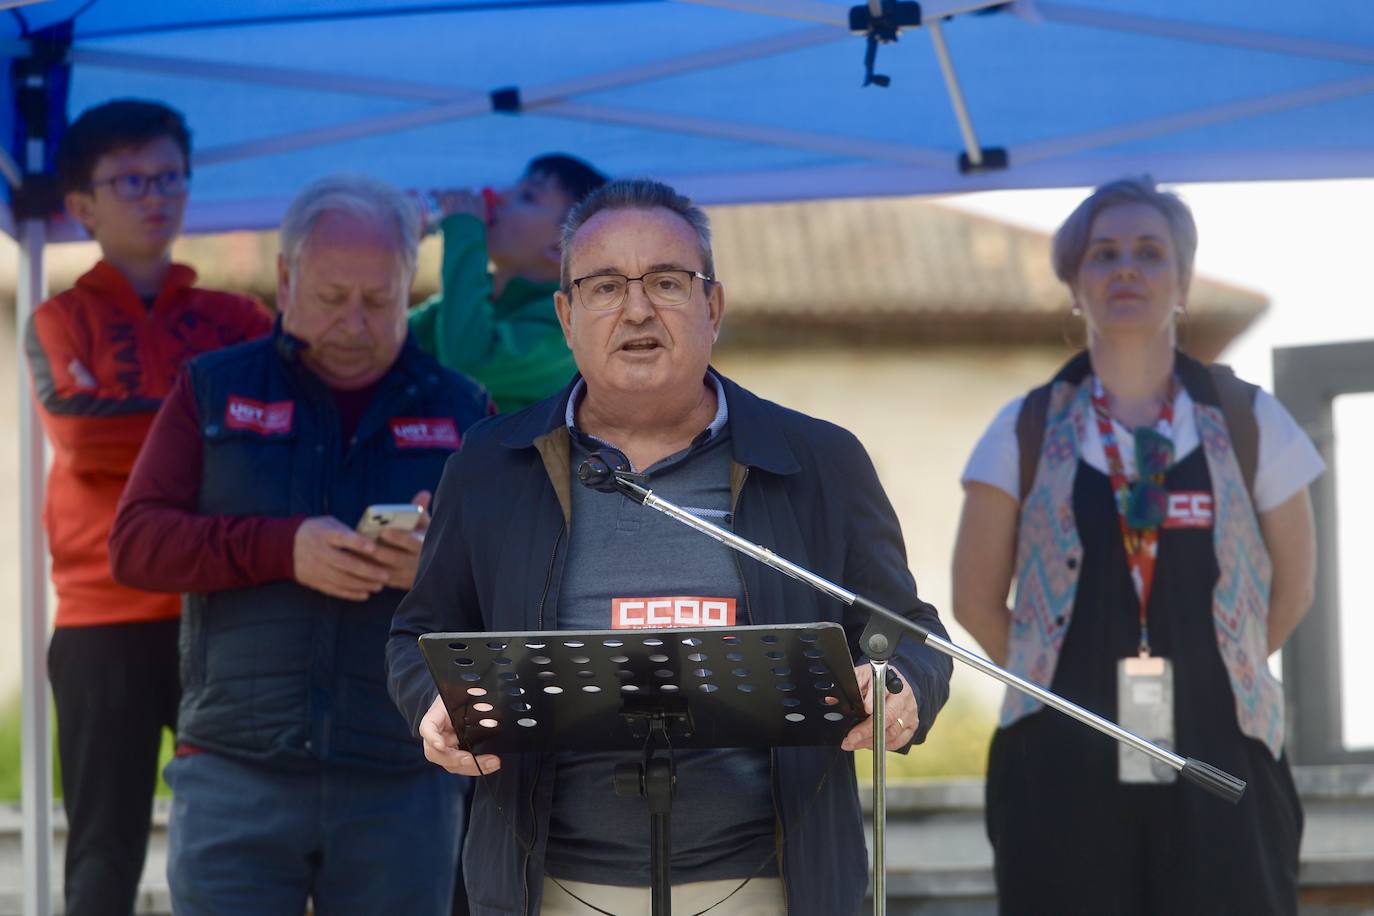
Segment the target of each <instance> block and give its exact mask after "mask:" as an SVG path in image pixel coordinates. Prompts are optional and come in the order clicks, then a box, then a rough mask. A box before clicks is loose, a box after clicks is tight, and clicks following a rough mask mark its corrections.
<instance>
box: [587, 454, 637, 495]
mask: <svg viewBox="0 0 1374 916" xmlns="http://www.w3.org/2000/svg"><path fill="white" fill-rule="evenodd" d="M629 473H630V459H629V458H626V457H625V453H624V452H622V451H620V450H619V449H615V448H611V447H609V446H607V447H606V448H602V449H597V450H596V451H594V452H592V453H591V454H590V455H588V456H587V458H586V460H584V461H583V462H582V463H581V464H579V465H578V466H577V479H578V480H580V481H582V483H583V485H584V486H588V487H591V488H592V489H593V490H596V491H598V492H601V493H619V492H620V488H619V487H617V486H616V485H615V479H616V474H629Z"/></svg>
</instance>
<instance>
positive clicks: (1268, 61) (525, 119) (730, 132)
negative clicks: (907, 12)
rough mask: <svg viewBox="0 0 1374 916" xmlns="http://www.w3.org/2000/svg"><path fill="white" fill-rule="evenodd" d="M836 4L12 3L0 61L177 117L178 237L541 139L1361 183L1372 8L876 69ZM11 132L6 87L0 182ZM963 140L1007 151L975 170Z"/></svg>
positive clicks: (17, 144) (692, 161) (878, 183)
mask: <svg viewBox="0 0 1374 916" xmlns="http://www.w3.org/2000/svg"><path fill="white" fill-rule="evenodd" d="M12 5H13V3H12V2H11V3H0V6H12ZM850 6H851V4H847V3H839V2H830V0H692V2H672V0H583V2H578V3H571V2H565V0H468V2H453V0H409V2H404V0H403V2H397V3H387V2H384V0H297V2H292V3H284V2H282V0H235V2H234V3H232V4H220V3H193V2H190V0H46V2H32V0H30V2H27V3H24V4H23V5H19V6H15V7H14V8H12V9H8V10H0V54H4V55H7V56H8V57H10V58H11V60H15V59H18V58H23V57H24V56H26V55H28V54H31V53H34V52H35V51H38V52H41V53H48V54H50V55H51V57H52V58H53V64H52V67H51V68H50V70H49V73H50V74H51V79H52V88H51V89H50V91H49V95H48V98H49V100H50V107H51V108H53V109H54V110H53V111H51V112H50V113H49V114H50V117H49V123H50V124H54V125H58V126H60V123H61V116H62V115H64V114H65V115H69V116H74V115H75V114H76V113H78V112H79V111H81V110H82V109H84V108H86V107H87V106H89V105H92V104H95V103H98V102H101V101H104V100H107V99H110V98H117V97H129V96H137V97H149V98H157V99H162V100H165V101H167V102H168V103H170V104H172V105H174V106H176V107H177V108H179V109H181V110H182V111H184V112H185V113H186V116H187V119H188V121H189V123H190V124H191V127H192V129H193V131H194V139H195V147H196V152H195V187H194V194H193V196H192V203H191V207H190V210H189V213H188V223H187V224H188V228H189V229H191V230H193V231H197V230H199V231H214V230H225V229H237V228H261V227H266V226H271V225H274V224H275V223H276V221H277V220H278V218H279V217H280V215H281V212H282V210H283V208H284V206H285V203H286V201H288V200H289V199H290V197H291V196H292V195H293V194H294V193H295V192H296V191H297V190H298V189H299V188H300V187H301V186H302V185H303V184H304V183H306V182H307V181H309V180H311V179H312V178H315V177H317V176H320V175H322V174H327V173H330V172H337V171H362V172H368V173H371V174H375V175H378V176H380V177H383V178H387V179H390V180H392V181H394V182H396V183H398V184H401V185H403V186H405V187H441V186H453V185H461V186H481V185H497V186H500V185H502V184H505V183H507V182H509V181H510V180H511V178H512V176H513V175H515V174H517V173H518V172H519V170H520V168H521V167H522V166H523V164H524V163H525V162H526V161H528V160H529V159H530V158H532V157H533V156H535V155H538V154H540V153H544V152H548V151H551V150H562V151H567V152H571V153H574V154H576V155H580V156H583V157H585V158H587V159H589V160H590V161H592V162H594V163H596V164H597V165H598V166H600V167H602V168H603V169H604V170H606V171H607V172H609V173H612V174H616V175H653V176H656V177H661V178H664V179H666V180H669V181H671V182H673V183H675V184H677V185H679V186H680V187H681V188H683V189H684V190H686V191H687V192H688V193H690V194H692V195H693V196H695V197H696V198H698V199H699V200H701V201H702V202H705V203H730V202H743V201H764V200H797V199H807V198H824V197H846V196H866V195H889V194H913V193H947V192H958V191H970V190H983V189H991V188H1007V187H1036V186H1056V185H1061V186H1062V185H1082V184H1091V183H1094V182H1098V181H1101V180H1106V179H1108V178H1112V177H1116V176H1119V175H1123V174H1130V173H1143V172H1149V173H1151V174H1153V175H1155V177H1157V178H1159V179H1161V180H1167V181H1172V182H1178V181H1202V180H1225V179H1281V178H1317V177H1351V176H1357V175H1368V174H1371V173H1374V4H1371V3H1370V2H1369V0H1322V2H1321V3H1320V4H1301V3H1293V2H1291V0H1286V2H1282V0H1208V2H1203V3H1199V2H1197V0H1073V2H1063V3H1061V2H1051V0H1037V2H1017V3H1010V4H994V3H992V2H990V0H930V2H927V3H924V4H921V14H922V16H923V19H924V22H925V23H926V24H927V26H929V24H930V23H935V22H940V20H939V17H940V16H942V15H945V14H954V15H952V18H948V19H944V20H943V21H942V23H940V24H938V25H937V26H936V27H935V28H930V27H924V28H911V29H906V30H904V31H902V32H901V33H900V40H899V41H897V42H896V43H893V44H883V45H880V46H879V48H878V54H877V66H876V70H877V72H878V73H880V74H886V75H887V76H889V77H890V78H891V85H890V86H888V87H886V88H882V87H879V86H868V87H864V86H863V85H862V83H863V78H864V67H863V55H864V50H865V40H864V36H862V35H856V34H854V33H851V31H850V30H849V12H850ZM941 51H945V52H946V54H947V59H948V62H949V68H948V71H946V70H944V69H942V66H941V53H940V52H941ZM5 69H6V70H7V71H9V70H10V68H5ZM0 79H3V80H4V82H5V85H4V86H2V87H0V91H3V95H2V96H0V98H6V99H10V100H13V99H14V97H15V90H16V88H17V87H18V86H19V84H20V83H21V82H22V78H21V77H19V76H17V75H16V73H15V72H13V71H10V72H7V73H5V74H4V75H3V76H0ZM63 108H65V111H62V110H60V109H63ZM498 108H499V109H502V110H496V109H498ZM960 114H964V115H966V117H965V118H964V120H963V122H962V123H961V119H960V117H959V115H960ZM58 126H55V127H54V130H57V129H59V127H58ZM23 127H24V125H23V119H22V118H21V117H20V116H19V115H18V114H17V112H16V109H15V107H14V105H13V103H12V102H11V104H9V105H4V104H0V137H4V138H9V140H8V142H7V143H6V146H8V147H9V149H8V153H9V155H8V157H7V158H8V160H9V161H8V162H0V167H3V171H4V172H5V173H6V176H7V177H9V178H10V179H11V181H12V182H13V180H14V179H15V178H16V177H17V174H18V171H19V168H20V164H22V163H23V162H24V146H23V144H24V139H25V137H26V134H25V132H24V129H23ZM970 148H972V150H974V151H978V150H981V149H982V148H1000V149H1002V150H1005V151H1006V154H1007V157H1008V165H1007V167H1006V168H1004V169H994V170H990V171H986V172H983V173H981V174H964V173H963V172H961V170H960V168H959V156H960V153H961V152H966V151H968V150H970Z"/></svg>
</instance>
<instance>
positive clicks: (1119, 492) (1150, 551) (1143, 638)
mask: <svg viewBox="0 0 1374 916" xmlns="http://www.w3.org/2000/svg"><path fill="white" fill-rule="evenodd" d="M1177 394H1178V378H1177V376H1170V378H1169V391H1168V394H1167V395H1166V396H1165V399H1164V405H1163V407H1161V408H1160V411H1159V419H1157V420H1156V421H1155V423H1154V430H1155V431H1156V432H1158V433H1159V434H1160V435H1161V436H1163V437H1164V438H1165V439H1167V440H1169V442H1170V443H1172V442H1173V438H1174V398H1175V397H1176V396H1177ZM1092 404H1093V413H1094V415H1095V416H1096V418H1097V431H1098V434H1099V435H1100V436H1101V439H1102V451H1103V452H1105V453H1106V456H1107V468H1108V471H1109V474H1110V477H1111V484H1112V495H1113V497H1114V500H1113V501H1114V502H1115V503H1116V514H1117V521H1118V523H1119V526H1120V528H1121V543H1122V546H1123V547H1124V548H1125V551H1126V563H1127V566H1128V568H1129V569H1130V573H1131V582H1132V584H1133V585H1134V586H1135V594H1136V598H1137V599H1138V603H1139V605H1140V645H1139V646H1138V648H1137V652H1138V653H1139V654H1140V656H1141V657H1145V656H1148V655H1149V654H1150V624H1149V618H1148V608H1149V604H1150V591H1151V588H1152V586H1153V584H1154V577H1155V563H1156V561H1157V560H1158V559H1159V525H1157V524H1155V525H1149V526H1147V527H1143V528H1133V527H1131V526H1130V525H1128V524H1127V515H1128V512H1129V506H1130V501H1131V489H1132V488H1131V483H1130V481H1128V480H1127V478H1126V465H1125V462H1124V461H1123V460H1122V458H1121V447H1120V446H1119V445H1118V444H1117V441H1116V431H1115V429H1114V427H1113V424H1112V417H1111V413H1110V412H1109V411H1108V409H1107V393H1106V391H1105V389H1103V387H1102V380H1101V379H1100V378H1098V377H1097V376H1096V375H1094V376H1093V393H1092ZM1143 457H1144V456H1142V455H1141V454H1139V453H1138V452H1137V454H1136V456H1135V458H1136V484H1137V485H1139V484H1142V483H1144V482H1145V481H1146V480H1147V479H1148V480H1149V482H1150V483H1151V484H1153V485H1154V486H1157V487H1161V488H1162V487H1163V486H1164V476H1165V474H1166V473H1167V471H1168V468H1167V467H1163V468H1156V469H1155V470H1154V472H1153V473H1152V474H1151V475H1150V476H1149V477H1148V478H1147V477H1146V476H1145V473H1144V468H1143V467H1142V460H1143Z"/></svg>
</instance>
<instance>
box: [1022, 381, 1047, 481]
mask: <svg viewBox="0 0 1374 916" xmlns="http://www.w3.org/2000/svg"><path fill="white" fill-rule="evenodd" d="M1053 387H1054V382H1048V383H1046V384H1044V385H1041V386H1040V387H1039V388H1033V389H1031V391H1030V393H1029V394H1027V395H1026V396H1025V398H1023V399H1022V401H1021V409H1020V411H1018V412H1017V414H1016V446H1017V449H1018V452H1019V454H1020V462H1019V467H1020V470H1021V495H1020V499H1019V501H1020V502H1025V500H1026V497H1027V496H1029V495H1030V489H1031V486H1033V485H1034V484H1035V472H1036V470H1037V469H1038V468H1039V466H1040V450H1041V448H1042V447H1043V444H1044V441H1045V420H1046V416H1047V415H1048V413H1049V409H1050V391H1051V390H1052V389H1053Z"/></svg>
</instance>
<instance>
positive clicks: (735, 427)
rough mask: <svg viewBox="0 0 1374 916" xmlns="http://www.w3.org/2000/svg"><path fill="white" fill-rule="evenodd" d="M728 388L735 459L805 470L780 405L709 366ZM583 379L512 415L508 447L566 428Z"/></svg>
mask: <svg viewBox="0 0 1374 916" xmlns="http://www.w3.org/2000/svg"><path fill="white" fill-rule="evenodd" d="M707 371H708V372H710V373H711V374H712V375H714V376H715V377H716V378H718V379H719V380H720V382H721V386H722V387H723V388H724V389H725V403H726V405H727V406H728V407H729V410H730V421H729V426H730V447H731V451H732V454H733V456H734V459H735V461H736V462H737V463H738V464H742V465H744V466H746V467H751V468H758V469H759V470H761V471H767V472H769V473H771V474H795V473H797V472H798V471H800V470H801V465H800V464H798V463H797V458H796V456H795V455H794V454H793V453H792V449H791V448H790V447H789V446H788V444H787V434H786V432H785V431H784V430H783V428H782V425H781V424H780V423H779V422H778V420H779V410H780V408H778V406H777V405H775V404H771V403H769V402H768V401H765V400H763V399H762V398H760V397H758V396H757V395H755V394H753V393H752V392H750V391H748V390H747V389H745V388H742V387H740V386H739V385H737V384H735V383H734V382H732V381H731V380H730V379H728V378H726V377H725V376H723V375H721V374H720V373H719V372H717V371H716V370H715V369H708V370H707ZM581 378H582V376H581V374H580V373H579V374H578V375H576V376H574V377H573V380H572V381H571V382H569V383H568V385H567V387H565V388H564V389H563V390H562V391H560V392H559V393H558V394H556V395H554V396H553V397H551V398H548V399H546V400H543V401H540V402H539V403H538V404H535V405H533V406H531V407H528V408H526V409H525V410H522V411H520V412H519V413H516V414H512V415H511V428H510V431H509V432H507V433H506V435H505V437H504V438H502V440H501V444H502V445H504V446H505V447H507V448H534V447H535V446H536V440H537V439H539V438H540V437H542V436H546V435H548V434H549V433H551V432H553V431H555V430H557V429H566V428H567V427H566V423H565V419H566V417H567V410H568V398H569V397H570V396H571V395H572V392H573V389H574V388H575V387H576V385H577V383H578V381H579V380H580V379H581Z"/></svg>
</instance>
